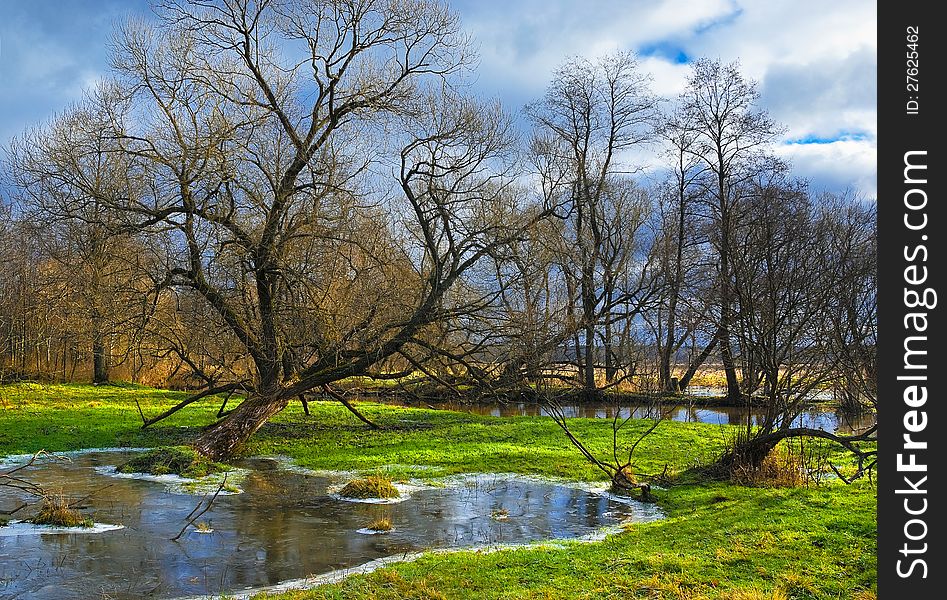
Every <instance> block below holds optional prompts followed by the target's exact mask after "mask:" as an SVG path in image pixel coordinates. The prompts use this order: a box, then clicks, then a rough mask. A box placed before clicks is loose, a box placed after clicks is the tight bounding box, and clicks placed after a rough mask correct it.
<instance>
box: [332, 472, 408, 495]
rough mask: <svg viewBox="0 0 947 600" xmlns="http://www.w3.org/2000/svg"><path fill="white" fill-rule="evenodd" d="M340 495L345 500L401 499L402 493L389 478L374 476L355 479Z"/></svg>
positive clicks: (347, 484) (346, 485)
mask: <svg viewBox="0 0 947 600" xmlns="http://www.w3.org/2000/svg"><path fill="white" fill-rule="evenodd" d="M339 495H340V496H342V497H343V498H357V499H359V500H364V499H366V498H400V497H401V492H399V491H398V488H396V487H395V486H394V484H393V483H391V480H390V479H388V478H387V477H381V476H378V475H372V476H370V477H364V478H362V479H353V480H352V481H350V482H348V483H346V484H345V487H343V488H342V489H341V490H339Z"/></svg>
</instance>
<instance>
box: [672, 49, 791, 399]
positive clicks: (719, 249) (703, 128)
mask: <svg viewBox="0 0 947 600" xmlns="http://www.w3.org/2000/svg"><path fill="white" fill-rule="evenodd" d="M758 98H759V92H758V91H757V89H756V85H755V83H753V82H752V81H748V80H746V79H745V78H744V77H743V76H742V74H741V73H740V70H739V65H738V64H728V65H724V64H722V63H721V62H719V61H714V60H707V59H702V60H699V61H697V62H695V63H694V65H693V67H692V71H691V76H690V79H689V80H688V87H687V90H686V91H685V92H684V93H683V94H682V95H681V98H680V104H681V111H682V114H683V115H684V119H685V120H686V122H687V123H688V126H689V133H690V134H692V136H693V137H692V138H691V139H690V140H689V141H688V144H687V149H686V152H687V153H688V154H690V155H691V156H693V157H694V158H696V159H697V160H698V161H699V162H700V164H701V168H702V169H704V170H705V171H706V177H705V181H704V188H705V189H704V194H703V197H704V198H705V199H706V201H707V208H708V209H709V211H710V214H711V216H712V220H713V227H712V231H713V238H712V243H713V245H714V247H715V249H716V253H717V277H718V288H719V312H720V314H719V322H718V327H717V331H716V333H715V334H714V338H715V339H716V341H717V346H718V348H719V351H720V358H721V361H722V363H723V367H724V371H725V373H726V377H727V397H728V399H729V400H730V401H737V400H739V399H740V397H741V392H740V383H739V380H738V379H737V374H736V366H735V361H734V357H733V340H732V335H731V324H732V322H733V318H734V315H733V302H734V297H733V296H734V291H733V272H732V261H733V253H734V252H735V251H736V246H735V245H734V240H733V234H734V231H735V230H736V227H737V226H738V225H739V212H738V210H737V205H738V203H739V199H740V198H739V192H740V190H741V189H742V184H743V183H744V182H746V181H748V180H750V179H752V178H753V177H754V176H755V174H756V172H757V171H758V168H759V165H760V158H761V155H762V154H763V152H764V150H765V149H766V146H767V145H768V144H769V143H770V142H771V141H772V140H773V139H774V138H775V136H776V135H777V134H778V133H779V128H778V127H777V126H776V125H775V124H774V123H773V122H772V121H771V120H770V118H769V116H768V115H767V114H766V113H765V112H763V111H762V110H760V109H758V108H757V107H756V102H757V100H758Z"/></svg>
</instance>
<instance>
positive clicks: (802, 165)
mask: <svg viewBox="0 0 947 600" xmlns="http://www.w3.org/2000/svg"><path fill="white" fill-rule="evenodd" d="M777 154H778V155H779V156H781V157H782V158H784V159H786V160H788V161H789V162H790V163H791V164H792V166H793V172H795V173H796V174H797V175H798V176H800V177H802V178H804V179H808V180H809V181H810V182H811V185H812V188H813V191H816V192H818V191H820V190H827V191H837V190H843V189H847V188H852V189H854V190H855V191H857V193H859V194H860V195H861V196H863V197H865V198H875V197H876V196H877V194H878V182H877V166H876V165H877V162H878V150H877V147H876V146H875V143H874V141H870V140H838V141H834V142H829V143H825V144H783V145H781V146H779V147H778V148H777Z"/></svg>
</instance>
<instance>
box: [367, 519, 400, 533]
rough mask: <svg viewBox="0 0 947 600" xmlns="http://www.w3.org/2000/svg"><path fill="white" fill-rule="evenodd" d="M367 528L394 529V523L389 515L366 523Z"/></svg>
mask: <svg viewBox="0 0 947 600" xmlns="http://www.w3.org/2000/svg"><path fill="white" fill-rule="evenodd" d="M365 529H368V530H369V531H391V530H392V529H394V525H392V524H391V519H389V518H388V517H382V518H380V519H375V520H374V521H372V522H371V523H369V524H368V525H366V526H365Z"/></svg>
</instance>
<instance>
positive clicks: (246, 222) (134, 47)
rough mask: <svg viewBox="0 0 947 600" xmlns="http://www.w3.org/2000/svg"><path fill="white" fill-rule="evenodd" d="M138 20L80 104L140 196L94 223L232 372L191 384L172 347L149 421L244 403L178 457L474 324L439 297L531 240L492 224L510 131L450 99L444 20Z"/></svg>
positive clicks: (293, 9) (274, 8)
mask: <svg viewBox="0 0 947 600" xmlns="http://www.w3.org/2000/svg"><path fill="white" fill-rule="evenodd" d="M157 12H158V16H159V24H158V26H157V27H152V26H150V25H148V24H145V23H134V22H133V23H129V24H127V25H126V26H125V27H124V28H123V29H122V30H121V32H120V34H119V36H118V37H117V40H116V47H117V51H116V54H115V56H114V61H113V62H114V67H115V70H116V74H117V76H118V85H119V88H120V89H121V90H122V91H123V96H122V98H121V101H115V100H113V99H105V98H101V97H100V98H95V99H93V101H94V102H93V107H92V108H91V109H90V110H92V111H93V112H95V113H96V115H97V118H99V119H101V120H103V121H105V124H106V126H105V127H103V128H102V129H103V131H105V135H106V136H108V137H109V139H110V140H111V141H112V143H114V144H115V145H116V152H117V153H119V154H120V155H121V156H122V157H123V160H125V161H126V162H127V163H128V166H127V171H128V173H130V175H129V176H134V177H136V178H137V179H138V180H140V181H144V182H147V186H145V187H144V188H143V190H142V191H141V192H140V193H137V194H130V195H127V196H122V197H115V198H108V199H106V204H105V206H104V208H105V209H106V211H107V212H108V214H109V215H110V216H111V218H113V219H115V220H116V221H117V222H118V223H119V226H120V227H121V228H122V229H123V230H125V231H130V232H134V233H135V234H136V235H138V236H143V237H147V238H149V239H151V240H152V241H153V242H154V243H155V245H156V246H161V247H163V248H164V256H163V259H162V261H163V266H162V272H163V276H162V278H161V279H160V280H159V281H158V286H157V288H158V289H159V290H164V292H163V293H164V295H167V294H173V295H174V296H176V297H178V298H193V299H195V300H198V301H199V302H200V303H201V304H202V305H204V306H206V307H207V308H209V309H210V313H211V316H212V318H211V319H210V320H209V321H210V323H207V325H208V326H209V327H211V328H212V329H216V330H217V335H218V338H220V337H225V338H226V343H219V344H217V345H218V346H219V348H220V350H221V351H222V352H230V353H231V357H232V358H231V360H223V359H220V360H216V361H214V364H213V365H212V366H213V367H214V368H207V365H206V364H205V365H201V364H199V363H200V360H199V359H201V357H202V355H203V353H204V350H206V348H207V347H206V346H205V348H202V349H201V350H200V351H199V352H197V353H196V354H197V356H195V353H194V352H189V351H188V350H187V348H188V345H187V344H185V343H176V345H175V346H174V347H175V348H176V349H178V350H180V351H179V352H178V354H179V357H180V358H181V359H182V360H183V361H185V362H186V363H188V364H187V367H188V369H189V370H191V371H192V372H195V373H201V374H202V376H201V377H200V379H201V380H202V390H201V391H200V392H199V393H198V394H197V395H195V396H193V397H192V398H189V399H188V400H186V401H184V402H182V403H181V404H180V405H179V406H178V407H175V409H173V410H172V411H167V412H166V413H163V414H162V415H159V416H158V417H156V418H146V419H145V421H146V425H147V424H150V423H152V422H155V421H156V420H157V418H160V417H163V416H166V415H167V414H170V413H172V412H174V410H177V409H179V408H182V407H184V406H186V405H188V404H190V403H191V402H193V401H195V400H197V399H200V398H205V397H208V396H211V395H212V394H213V393H215V392H227V393H229V392H232V391H234V390H235V389H240V390H244V391H245V393H246V394H247V397H246V399H245V400H244V401H243V402H242V403H240V404H239V405H238V406H237V407H236V408H235V409H233V410H232V411H229V412H227V413H225V415H224V416H223V418H222V419H221V420H220V421H219V422H217V423H215V424H214V425H213V426H211V427H209V428H208V429H206V430H205V431H204V432H203V433H202V434H201V435H200V436H199V438H198V439H197V440H196V442H195V445H196V447H197V449H198V450H199V451H201V452H202V453H204V454H206V455H209V456H213V457H218V458H219V457H226V456H229V455H231V454H232V453H233V452H234V451H236V449H237V448H238V447H239V446H240V445H241V444H242V443H243V442H244V441H245V440H246V439H247V438H248V437H249V436H250V435H252V434H253V432H255V431H256V430H257V429H258V428H259V427H260V426H261V425H262V424H263V423H264V422H265V421H266V420H267V419H268V418H269V417H271V416H272V415H274V414H276V413H277V412H279V411H280V410H282V409H283V408H284V407H285V406H286V405H287V403H288V402H289V401H290V400H292V399H295V398H300V397H304V396H305V394H307V393H309V392H310V391H312V390H320V389H323V388H324V386H327V385H329V384H331V383H333V382H336V381H338V380H340V379H344V378H346V377H350V376H352V375H359V374H363V373H366V372H368V371H369V370H370V369H371V368H372V367H373V366H374V365H379V364H383V363H384V361H386V360H387V359H389V358H391V357H392V356H394V355H396V354H398V353H399V352H401V351H402V349H405V348H406V347H407V346H408V345H409V344H412V343H416V342H423V341H424V339H425V336H427V335H429V328H430V326H432V324H435V323H437V322H439V321H441V320H442V319H444V318H445V316H446V315H449V314H451V313H452V312H463V311H469V310H471V306H472V305H476V304H478V303H479V302H480V301H481V299H478V298H472V297H464V298H462V299H458V297H455V296H451V291H452V290H453V289H454V288H455V286H456V285H458V283H459V281H460V280H461V278H462V275H463V274H464V273H465V272H467V271H468V270H469V269H471V268H472V267H473V266H474V265H476V264H477V263H478V261H479V260H481V259H482V258H483V257H484V256H486V255H488V254H489V253H490V252H492V251H493V249H494V248H497V247H499V246H501V245H503V244H506V243H507V242H508V240H509V239H512V238H516V237H518V236H519V235H520V234H519V233H518V232H519V231H520V230H521V229H522V228H523V227H526V226H528V224H526V223H522V222H520V221H518V220H517V219H510V218H505V219H502V220H497V219H495V218H493V215H494V213H495V212H496V210H495V209H496V208H497V207H498V206H502V205H503V204H504V202H505V200H504V198H505V195H504V194H505V190H506V187H507V185H508V181H509V178H508V177H507V172H508V171H509V169H510V168H511V167H512V161H511V158H510V157H511V150H512V148H513V137H512V135H511V130H510V126H509V120H508V119H507V118H506V117H505V116H504V115H503V113H502V111H501V110H500V109H499V107H497V106H494V105H480V104H478V103H476V102H473V101H470V100H468V99H466V98H464V97H463V96H462V95H460V94H458V93H457V92H456V91H454V90H453V89H452V88H451V87H450V86H449V85H447V83H448V78H449V76H451V75H452V74H454V73H456V72H459V71H460V70H461V69H462V67H463V66H464V64H465V63H466V61H467V60H468V56H467V54H466V40H465V39H464V37H463V36H462V35H461V34H460V33H459V30H458V24H457V20H456V18H455V17H454V16H453V15H452V14H451V13H450V12H449V11H447V10H446V9H445V8H444V7H442V6H440V5H438V4H436V3H433V2H426V1H412V2H400V1H399V2H380V1H379V2H375V1H365V2H352V3H310V2H304V1H301V0H300V1H298V2H285V3H275V2H259V3H253V2H249V1H243V0H228V1H207V2H192V3H184V2H176V1H170V2H162V3H160V4H159V5H158V6H157ZM425 79H431V80H432V83H431V85H430V86H428V87H430V89H427V88H426V87H425V85H424V83H423V81H424V80H425ZM93 133H94V132H91V131H89V132H86V134H87V135H92V134H93ZM392 159H393V160H392ZM392 170H393V172H394V175H395V179H394V181H392V179H390V175H391V173H392ZM72 175H73V176H76V175H77V174H76V173H72ZM392 182H393V183H395V186H394V187H392V185H391V183H392ZM393 191H396V192H399V193H398V194H392V193H391V192H393ZM540 214H541V211H540ZM402 215H403V216H402ZM533 218H539V217H537V216H534V217H533ZM181 341H183V340H181ZM234 349H235V350H234ZM225 365H226V366H227V367H226V368H222V367H223V366H225Z"/></svg>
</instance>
